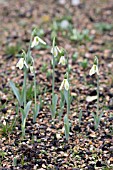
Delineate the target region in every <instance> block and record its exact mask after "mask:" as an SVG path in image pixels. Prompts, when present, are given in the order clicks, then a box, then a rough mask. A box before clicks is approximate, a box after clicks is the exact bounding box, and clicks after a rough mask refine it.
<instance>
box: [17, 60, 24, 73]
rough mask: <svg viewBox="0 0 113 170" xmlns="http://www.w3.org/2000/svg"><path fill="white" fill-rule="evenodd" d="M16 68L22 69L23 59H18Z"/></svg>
mask: <svg viewBox="0 0 113 170" xmlns="http://www.w3.org/2000/svg"><path fill="white" fill-rule="evenodd" d="M16 67H18V68H19V69H20V70H21V69H22V68H23V67H24V58H20V59H19V61H18V63H17V64H16Z"/></svg>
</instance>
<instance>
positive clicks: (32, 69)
mask: <svg viewBox="0 0 113 170" xmlns="http://www.w3.org/2000/svg"><path fill="white" fill-rule="evenodd" d="M29 69H30V72H31V73H32V74H33V73H34V68H33V66H30V67H29Z"/></svg>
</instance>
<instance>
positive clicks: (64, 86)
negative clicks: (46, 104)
mask: <svg viewBox="0 0 113 170" xmlns="http://www.w3.org/2000/svg"><path fill="white" fill-rule="evenodd" d="M69 88H70V85H69V78H68V73H66V74H65V76H64V79H63V81H62V83H61V85H60V88H59V90H60V91H62V90H63V93H64V98H65V102H66V105H67V113H66V115H65V116H64V128H65V137H66V140H68V138H69V132H70V126H71V124H70V123H69V120H68V116H69V112H70V104H71V96H70V92H69ZM62 103H63V101H62ZM63 104H65V103H63ZM62 107H63V106H62Z"/></svg>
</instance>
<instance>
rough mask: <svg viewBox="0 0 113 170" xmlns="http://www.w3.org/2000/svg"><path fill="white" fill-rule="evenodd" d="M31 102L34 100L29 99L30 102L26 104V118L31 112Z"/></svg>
mask: <svg viewBox="0 0 113 170" xmlns="http://www.w3.org/2000/svg"><path fill="white" fill-rule="evenodd" d="M31 103H32V101H29V102H28V103H27V104H26V107H25V110H24V113H25V117H26V118H27V115H28V113H29V110H30V106H31Z"/></svg>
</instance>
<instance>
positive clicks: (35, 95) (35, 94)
mask: <svg viewBox="0 0 113 170" xmlns="http://www.w3.org/2000/svg"><path fill="white" fill-rule="evenodd" d="M36 97H37V93H36V74H35V71H34V98H35V112H36V106H37V102H36Z"/></svg>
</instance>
